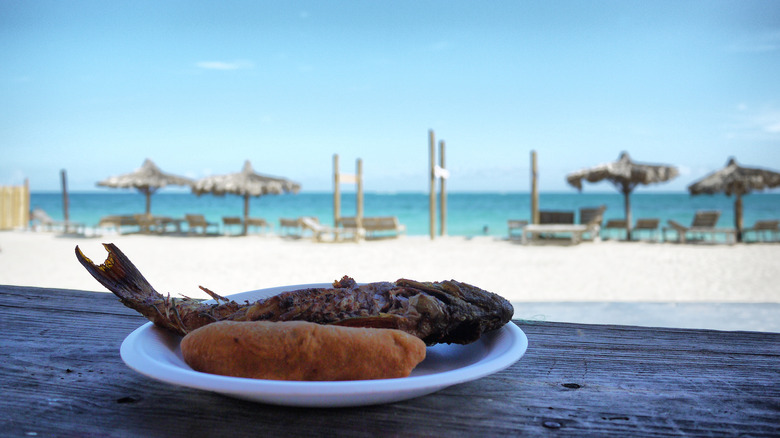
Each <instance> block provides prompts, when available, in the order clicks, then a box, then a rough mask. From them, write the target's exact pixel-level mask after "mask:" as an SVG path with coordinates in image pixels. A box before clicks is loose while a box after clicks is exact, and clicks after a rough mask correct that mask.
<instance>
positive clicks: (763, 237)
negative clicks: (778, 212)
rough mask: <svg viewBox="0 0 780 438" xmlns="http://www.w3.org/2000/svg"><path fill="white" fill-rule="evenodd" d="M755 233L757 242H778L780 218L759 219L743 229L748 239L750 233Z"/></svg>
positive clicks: (779, 237)
mask: <svg viewBox="0 0 780 438" xmlns="http://www.w3.org/2000/svg"><path fill="white" fill-rule="evenodd" d="M749 233H753V234H755V237H756V239H755V241H756V242H776V241H778V240H780V220H759V221H756V223H755V224H754V225H753V226H752V227H750V228H745V229H744V230H742V236H743V237H744V238H745V241H747V238H748V234H749Z"/></svg>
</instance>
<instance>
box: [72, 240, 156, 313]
mask: <svg viewBox="0 0 780 438" xmlns="http://www.w3.org/2000/svg"><path fill="white" fill-rule="evenodd" d="M103 246H104V247H105V248H106V251H108V256H107V257H106V260H105V261H104V262H103V263H102V264H101V265H96V264H94V263H93V262H92V260H90V259H89V258H87V256H85V255H84V253H83V252H81V248H79V247H78V246H76V258H77V259H78V261H79V262H80V263H81V264H82V266H84V268H86V270H87V272H89V273H90V274H91V275H92V276H93V277H94V278H95V280H97V281H98V282H99V283H100V284H102V285H103V286H104V287H105V288H106V289H108V290H110V291H111V292H113V293H114V294H115V295H116V296H118V297H119V298H120V299H121V300H122V302H124V303H125V304H128V303H132V304H135V305H136V306H137V305H142V304H143V305H146V304H148V302H149V300H161V299H164V297H163V296H162V295H161V294H159V293H158V292H157V291H156V290H154V288H153V287H152V285H151V284H149V282H148V281H147V280H146V278H144V276H143V274H141V272H140V271H139V270H138V268H136V267H135V265H133V263H132V262H131V261H130V259H128V258H127V256H126V255H124V253H122V251H120V250H119V248H117V247H116V245H114V244H113V243H104V244H103ZM136 306H130V307H133V308H135V307H136Z"/></svg>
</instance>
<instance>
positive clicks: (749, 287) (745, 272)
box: [0, 231, 780, 319]
mask: <svg viewBox="0 0 780 438" xmlns="http://www.w3.org/2000/svg"><path fill="white" fill-rule="evenodd" d="M101 242H113V243H115V244H116V245H118V246H119V247H120V248H121V249H122V250H123V251H124V252H125V254H127V255H128V257H130V259H131V260H132V261H133V262H134V263H135V264H136V266H138V267H139V269H140V270H141V272H143V273H144V275H145V276H146V278H147V279H148V280H149V281H150V282H151V283H152V285H154V286H155V288H156V289H157V290H158V291H160V292H170V293H171V294H172V295H176V294H179V293H181V294H186V295H188V296H193V297H205V294H204V293H203V292H201V291H200V290H199V289H198V285H203V286H206V287H208V288H210V289H212V290H214V291H215V292H218V293H221V294H232V293H237V292H243V291H247V290H253V289H259V288H264V287H272V286H280V285H289V284H303V283H322V282H330V281H332V280H334V279H337V278H340V277H341V276H342V275H345V274H349V275H350V276H352V277H353V278H355V279H356V280H357V281H359V282H370V281H382V280H391V281H392V280H395V279H397V278H401V277H407V278H412V279H416V280H424V281H430V280H444V279H451V278H453V279H456V280H460V281H465V282H467V283H472V284H475V285H478V286H480V287H482V288H484V289H487V290H490V291H493V292H496V293H498V294H500V295H502V296H504V297H506V298H507V299H509V300H510V301H512V302H513V303H515V302H517V303H534V302H536V303H556V302H557V303H571V302H593V303H597V302H601V303H603V302H628V303H775V304H777V303H780V293H778V286H777V282H776V278H775V277H774V274H773V271H775V270H776V269H777V266H778V264H777V260H780V245H777V244H752V245H733V246H731V245H679V244H656V243H644V242H631V243H626V242H614V241H605V242H598V243H583V244H580V245H577V246H558V245H535V246H524V245H518V244H515V243H511V242H508V241H504V240H498V239H495V238H491V237H484V238H472V239H466V238H463V237H447V238H439V239H437V240H435V241H431V240H429V239H428V238H427V237H421V236H420V237H418V236H405V237H402V238H400V239H392V240H381V241H368V242H362V243H359V244H355V243H341V244H324V243H319V244H318V243H315V242H312V241H311V240H309V239H301V240H288V239H282V238H280V237H277V236H248V237H221V236H220V237H175V236H170V237H169V236H147V235H122V236H120V235H115V236H103V237H101V238H83V237H81V238H79V237H64V236H58V235H56V234H52V233H43V232H25V231H13V232H2V233H0V284H12V285H23V286H38V287H55V288H65V289H83V290H89V291H100V292H105V289H103V287H102V286H101V285H99V284H98V283H97V282H96V281H95V280H94V279H93V278H92V277H90V276H89V274H87V272H86V271H85V270H84V269H83V268H82V267H81V265H79V263H78V262H77V260H76V258H75V255H74V248H75V246H76V245H79V246H80V247H81V248H82V250H83V251H84V253H85V254H86V255H87V256H88V257H90V258H91V259H93V261H95V262H102V261H103V260H104V257H105V254H106V253H105V250H104V249H103V248H102V246H101V244H100V243H101ZM516 307H517V306H516ZM529 311H531V312H533V310H532V309H531V308H529ZM520 315H521V316H522V314H520ZM547 319H549V318H547ZM553 319H554V318H553Z"/></svg>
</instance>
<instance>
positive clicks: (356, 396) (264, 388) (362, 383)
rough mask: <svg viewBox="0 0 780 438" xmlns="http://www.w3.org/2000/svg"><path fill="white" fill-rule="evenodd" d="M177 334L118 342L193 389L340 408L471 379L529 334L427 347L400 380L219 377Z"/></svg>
mask: <svg viewBox="0 0 780 438" xmlns="http://www.w3.org/2000/svg"><path fill="white" fill-rule="evenodd" d="M307 287H331V285H330V284H302V285H294V286H282V287H276V288H270V289H261V290H256V291H251V292H244V293H240V294H236V295H232V296H230V298H231V299H233V300H235V301H238V302H242V301H244V300H249V301H254V300H257V299H260V298H264V297H268V296H271V295H276V294H278V293H281V292H284V291H288V290H297V289H303V288H307ZM180 340H181V337H180V336H178V335H174V334H171V333H169V332H167V331H165V330H162V329H159V328H157V327H155V326H154V324H152V323H151V322H150V323H147V324H144V325H143V326H141V327H139V328H138V329H136V330H135V331H133V332H132V333H130V335H128V336H127V338H125V340H124V342H122V347H121V349H120V354H121V356H122V360H124V361H125V363H126V364H127V366H129V367H130V368H132V369H134V370H136V371H138V372H139V373H141V374H144V375H146V376H148V377H151V378H152V379H156V380H160V381H163V382H167V383H171V384H174V385H180V386H185V387H189V388H197V389H202V390H206V391H212V392H216V393H220V394H223V395H227V396H230V397H235V398H240V399H244V400H250V401H256V402H263V403H270V404H276V405H286V406H308V407H339V406H361V405H371V404H379V403H390V402H395V401H399V400H406V399H410V398H414V397H419V396H421V395H425V394H430V393H432V392H435V391H438V390H440V389H443V388H446V387H448V386H451V385H455V384H458V383H463V382H468V381H471V380H476V379H479V378H481V377H485V376H487V375H490V374H493V373H496V372H498V371H501V370H503V369H505V368H507V367H509V366H510V365H512V364H513V363H515V362H517V361H518V360H519V359H520V357H522V356H523V354H524V353H525V350H526V348H527V347H528V338H526V336H525V333H523V331H522V330H520V328H519V327H517V326H516V325H515V324H514V323H512V322H510V323H508V324H506V325H505V326H504V327H502V328H501V329H499V330H496V331H494V332H491V333H487V334H484V335H482V337H481V338H480V339H479V340H478V341H476V342H474V343H471V344H468V345H455V344H451V345H446V344H438V345H434V346H432V347H428V349H427V352H426V358H425V360H424V361H422V362H421V363H420V364H418V365H417V367H416V368H415V369H414V371H412V374H411V376H409V377H404V378H399V379H382V380H355V381H339V382H297V381H296V382H290V381H279V380H260V379H248V378H239V377H227V376H219V375H215V374H207V373H201V372H198V371H195V370H193V369H192V368H190V367H189V366H188V365H187V364H186V363H185V362H184V359H183V358H182V355H181V349H180V348H179V341H180Z"/></svg>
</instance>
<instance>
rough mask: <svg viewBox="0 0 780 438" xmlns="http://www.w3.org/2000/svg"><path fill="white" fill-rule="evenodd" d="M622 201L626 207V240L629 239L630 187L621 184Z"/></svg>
mask: <svg viewBox="0 0 780 438" xmlns="http://www.w3.org/2000/svg"><path fill="white" fill-rule="evenodd" d="M623 201H624V204H625V208H626V240H628V241H629V242H630V241H631V189H630V188H629V187H628V186H623Z"/></svg>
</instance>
